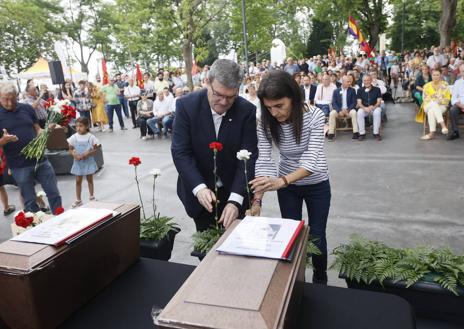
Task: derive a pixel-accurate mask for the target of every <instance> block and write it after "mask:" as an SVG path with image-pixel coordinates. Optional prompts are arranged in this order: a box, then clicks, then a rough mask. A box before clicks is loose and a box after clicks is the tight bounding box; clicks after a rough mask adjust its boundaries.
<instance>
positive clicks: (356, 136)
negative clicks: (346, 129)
mask: <svg viewBox="0 0 464 329" xmlns="http://www.w3.org/2000/svg"><path fill="white" fill-rule="evenodd" d="M358 138H359V133H354V134H353V137H352V138H351V139H358Z"/></svg>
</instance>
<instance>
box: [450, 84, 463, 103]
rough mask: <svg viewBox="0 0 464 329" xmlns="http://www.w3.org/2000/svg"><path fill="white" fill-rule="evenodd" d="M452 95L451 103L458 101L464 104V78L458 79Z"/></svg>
mask: <svg viewBox="0 0 464 329" xmlns="http://www.w3.org/2000/svg"><path fill="white" fill-rule="evenodd" d="M451 95H452V96H451V105H455V104H456V103H461V104H462V105H464V78H461V79H459V80H456V82H455V83H454V86H453V90H452V92H451Z"/></svg>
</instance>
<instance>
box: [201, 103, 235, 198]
mask: <svg viewBox="0 0 464 329" xmlns="http://www.w3.org/2000/svg"><path fill="white" fill-rule="evenodd" d="M211 114H212V116H213V123H214V130H215V132H216V138H217V137H218V135H219V129H220V128H221V123H222V118H224V116H225V115H226V114H227V112H224V113H223V114H218V113H216V112H215V111H214V110H213V109H211ZM217 186H218V187H222V186H223V184H222V181H221V178H220V177H219V179H218V181H217ZM204 188H207V186H206V184H204V183H201V184H199V185H198V186H196V187H195V188H194V189H193V191H192V192H193V195H195V196H197V193H198V192H199V191H200V190H202V189H204ZM228 201H235V202H238V203H239V204H242V203H243V196H241V195H240V194H237V193H234V192H232V193H230V196H229V200H228Z"/></svg>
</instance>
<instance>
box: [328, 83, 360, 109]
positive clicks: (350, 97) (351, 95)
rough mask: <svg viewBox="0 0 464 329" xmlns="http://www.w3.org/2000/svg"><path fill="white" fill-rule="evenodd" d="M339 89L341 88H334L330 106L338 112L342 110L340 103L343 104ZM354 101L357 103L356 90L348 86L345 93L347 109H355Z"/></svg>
mask: <svg viewBox="0 0 464 329" xmlns="http://www.w3.org/2000/svg"><path fill="white" fill-rule="evenodd" d="M341 91H342V88H337V89H335V91H334V93H333V96H332V108H333V109H334V110H335V111H337V112H340V111H341V110H342V105H343V100H342V95H341V94H340V92H341ZM356 103H357V98H356V90H354V89H353V88H351V87H349V88H348V93H347V95H346V106H348V111H349V110H353V109H356Z"/></svg>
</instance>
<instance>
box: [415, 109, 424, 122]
mask: <svg viewBox="0 0 464 329" xmlns="http://www.w3.org/2000/svg"><path fill="white" fill-rule="evenodd" d="M424 121H425V112H424V106H421V107H420V108H419V112H417V113H416V122H417V123H424Z"/></svg>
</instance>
